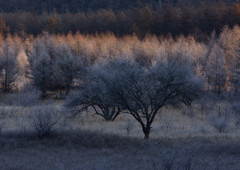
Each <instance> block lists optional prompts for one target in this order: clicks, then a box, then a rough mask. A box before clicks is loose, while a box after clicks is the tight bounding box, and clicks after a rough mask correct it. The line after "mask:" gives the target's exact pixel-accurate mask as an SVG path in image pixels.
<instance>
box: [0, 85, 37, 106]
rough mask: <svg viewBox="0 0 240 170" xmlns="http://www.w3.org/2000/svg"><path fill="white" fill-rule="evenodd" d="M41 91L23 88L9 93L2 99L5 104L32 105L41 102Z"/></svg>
mask: <svg viewBox="0 0 240 170" xmlns="http://www.w3.org/2000/svg"><path fill="white" fill-rule="evenodd" d="M39 99H40V92H39V90H36V89H33V90H23V91H21V92H20V93H17V94H8V95H6V96H4V97H3V100H2V101H1V103H2V104H4V105H13V106H25V107H26V106H32V105H35V104H37V103H39Z"/></svg>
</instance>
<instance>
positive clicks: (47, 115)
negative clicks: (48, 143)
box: [29, 106, 59, 138]
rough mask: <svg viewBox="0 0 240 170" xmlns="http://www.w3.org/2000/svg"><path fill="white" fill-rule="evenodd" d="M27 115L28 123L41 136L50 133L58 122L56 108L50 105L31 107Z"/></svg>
mask: <svg viewBox="0 0 240 170" xmlns="http://www.w3.org/2000/svg"><path fill="white" fill-rule="evenodd" d="M32 114H33V115H31V116H30V117H29V124H30V126H31V127H32V128H33V129H34V131H35V132H36V133H37V135H38V136H39V137H40V138H42V137H45V136H49V135H51V134H52V133H53V132H54V131H55V129H56V127H57V124H58V123H59V117H58V110H57V109H56V108H54V107H51V106H42V107H38V108H35V109H33V113H32Z"/></svg>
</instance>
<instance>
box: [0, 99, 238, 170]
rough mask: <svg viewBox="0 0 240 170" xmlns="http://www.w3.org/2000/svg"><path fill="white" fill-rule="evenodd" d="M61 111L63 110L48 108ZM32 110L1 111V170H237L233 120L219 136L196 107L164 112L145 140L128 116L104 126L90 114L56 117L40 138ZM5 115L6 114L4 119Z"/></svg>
mask: <svg viewBox="0 0 240 170" xmlns="http://www.w3.org/2000/svg"><path fill="white" fill-rule="evenodd" d="M51 106H52V107H55V108H56V109H59V110H63V109H62V104H61V103H60V104H59V103H58V104H56V103H51ZM36 107H43V106H42V105H41V106H31V107H20V106H18V107H17V106H14V107H13V106H9V107H6V106H5V110H4V113H3V111H2V112H1V114H2V118H1V124H2V126H3V129H2V134H1V135H0V148H1V149H0V169H63V170H64V169H73V170H75V169H96V170H99V169H119V170H120V169H131V170H132V169H150V170H151V169H152V170H155V169H167V168H169V169H188V167H189V168H190V169H194V170H195V169H199V170H202V169H207V170H208V169H209V170H212V169H228V170H230V169H231V170H232V169H233V170H234V169H236V170H237V169H239V167H240V143H239V141H240V135H239V134H240V133H239V129H238V127H236V126H235V123H234V119H229V123H228V125H227V127H226V129H225V131H224V132H223V133H219V132H218V131H217V129H216V128H214V127H213V126H212V125H211V122H209V121H208V115H207V114H206V113H203V114H202V113H200V109H199V107H198V106H197V105H196V106H193V107H192V108H191V109H189V108H185V107H184V108H177V109H176V108H171V107H168V108H164V109H162V110H161V113H159V115H158V117H157V118H156V120H155V121H154V123H153V129H152V132H151V134H150V139H149V140H145V139H143V133H142V131H141V128H140V126H139V125H138V123H137V122H136V121H134V119H132V117H131V116H130V115H122V116H120V117H118V118H117V119H116V121H115V122H106V121H104V120H102V118H101V117H98V116H96V115H94V114H92V113H86V114H83V115H78V116H76V117H75V118H73V117H71V116H70V115H69V114H67V112H66V110H65V111H64V112H61V114H58V116H59V117H58V118H57V119H59V124H58V126H57V127H56V130H55V132H54V133H53V134H52V135H50V136H48V137H44V138H39V137H38V136H36V135H35V133H34V129H31V126H29V121H30V120H31V119H30V117H31V116H32V114H34V113H33V110H34V108H36ZM5 112H6V114H5ZM190 112H191V113H190Z"/></svg>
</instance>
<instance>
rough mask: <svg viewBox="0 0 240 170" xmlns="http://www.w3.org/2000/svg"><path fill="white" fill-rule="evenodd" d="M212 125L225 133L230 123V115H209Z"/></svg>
mask: <svg viewBox="0 0 240 170" xmlns="http://www.w3.org/2000/svg"><path fill="white" fill-rule="evenodd" d="M209 121H210V123H211V125H212V126H213V127H214V128H215V129H216V130H217V131H218V132H219V133H223V132H224V131H225V129H226V127H227V125H228V117H227V116H226V115H217V114H211V115H210V116H209Z"/></svg>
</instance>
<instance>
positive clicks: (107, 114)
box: [67, 66, 121, 121]
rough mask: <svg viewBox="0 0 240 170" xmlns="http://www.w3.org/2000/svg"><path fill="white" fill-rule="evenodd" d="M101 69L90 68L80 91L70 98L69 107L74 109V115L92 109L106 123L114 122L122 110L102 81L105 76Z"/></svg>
mask: <svg viewBox="0 0 240 170" xmlns="http://www.w3.org/2000/svg"><path fill="white" fill-rule="evenodd" d="M99 69H100V67H98V66H96V67H94V68H89V70H88V73H87V75H86V76H84V79H83V84H81V85H80V87H79V89H80V90H79V91H78V92H76V93H75V94H74V95H72V96H70V97H69V98H68V101H67V106H68V107H70V108H72V109H71V110H72V112H73V113H74V114H78V113H81V112H82V111H85V110H88V109H92V110H93V111H94V113H95V114H97V115H99V116H101V117H103V118H104V119H105V120H106V121H114V120H115V119H116V118H117V116H118V115H119V114H120V112H121V109H120V107H118V106H117V105H116V104H115V103H114V101H113V100H112V97H111V94H110V93H111V92H110V91H109V90H110V89H109V88H108V87H107V86H106V83H105V82H104V81H102V80H103V78H104V77H102V76H104V75H102V74H101V73H100V74H99Z"/></svg>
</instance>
